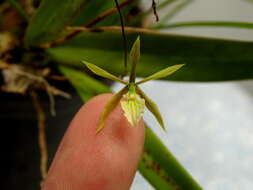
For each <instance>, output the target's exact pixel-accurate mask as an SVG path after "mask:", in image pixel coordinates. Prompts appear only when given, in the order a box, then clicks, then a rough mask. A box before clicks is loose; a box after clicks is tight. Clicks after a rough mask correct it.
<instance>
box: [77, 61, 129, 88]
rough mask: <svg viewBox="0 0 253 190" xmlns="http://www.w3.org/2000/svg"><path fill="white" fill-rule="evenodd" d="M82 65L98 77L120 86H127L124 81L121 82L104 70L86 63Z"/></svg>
mask: <svg viewBox="0 0 253 190" xmlns="http://www.w3.org/2000/svg"><path fill="white" fill-rule="evenodd" d="M82 63H84V64H85V65H86V66H87V67H88V68H89V69H90V70H91V71H92V72H93V73H95V74H96V75H98V76H101V77H104V78H108V79H111V80H114V81H117V82H120V83H122V84H128V83H127V82H126V81H123V80H121V79H120V78H118V77H116V76H114V75H112V74H111V73H108V72H107V71H105V70H104V69H101V68H100V67H98V66H96V65H94V64H92V63H89V62H87V61H82Z"/></svg>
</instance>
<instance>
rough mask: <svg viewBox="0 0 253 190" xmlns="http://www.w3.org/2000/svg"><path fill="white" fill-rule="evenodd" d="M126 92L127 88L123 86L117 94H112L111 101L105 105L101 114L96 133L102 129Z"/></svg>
mask: <svg viewBox="0 0 253 190" xmlns="http://www.w3.org/2000/svg"><path fill="white" fill-rule="evenodd" d="M127 90H128V86H125V87H124V88H122V89H121V90H120V91H119V92H118V93H116V94H114V96H113V97H112V98H111V100H110V101H109V102H108V103H107V104H106V105H105V108H104V111H103V112H102V114H101V116H100V119H99V123H98V128H97V132H99V131H100V130H101V129H103V127H104V124H105V121H106V119H107V117H108V116H109V114H110V113H111V112H112V111H113V110H114V108H115V107H116V106H117V105H118V103H119V101H120V99H121V98H122V96H123V95H124V94H125V93H126V92H127Z"/></svg>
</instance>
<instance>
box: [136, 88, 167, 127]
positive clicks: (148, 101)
mask: <svg viewBox="0 0 253 190" xmlns="http://www.w3.org/2000/svg"><path fill="white" fill-rule="evenodd" d="M136 91H137V93H138V95H140V97H141V98H143V99H144V100H145V105H146V107H147V108H148V110H149V111H150V112H151V113H152V114H153V115H154V116H155V118H156V120H157V121H158V123H159V124H160V125H161V127H162V128H163V129H164V130H165V131H166V129H165V126H164V122H163V118H162V115H161V113H160V111H159V108H158V107H157V105H156V103H155V102H154V101H152V100H151V99H150V98H148V97H147V96H146V94H145V93H144V92H143V91H142V90H141V89H140V88H139V87H138V86H136Z"/></svg>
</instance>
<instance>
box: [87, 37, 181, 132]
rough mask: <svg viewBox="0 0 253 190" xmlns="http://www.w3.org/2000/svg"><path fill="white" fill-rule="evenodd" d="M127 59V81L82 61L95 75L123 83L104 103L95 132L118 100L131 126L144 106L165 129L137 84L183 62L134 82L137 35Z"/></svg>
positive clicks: (138, 47) (138, 53) (168, 72)
mask: <svg viewBox="0 0 253 190" xmlns="http://www.w3.org/2000/svg"><path fill="white" fill-rule="evenodd" d="M129 59H130V62H131V72H130V76H129V81H128V82H127V81H124V80H122V79H120V78H118V77H116V76H114V75H112V74H110V73H108V72H107V71H105V70H103V69H101V68H99V67H98V66H96V65H94V64H91V63H88V62H86V61H82V62H83V63H84V64H85V65H86V66H87V67H88V68H89V69H90V70H91V71H92V72H93V73H95V74H96V75H99V76H102V77H104V78H108V79H111V80H114V81H117V82H120V83H122V84H124V85H125V87H124V88H122V89H121V90H120V91H119V92H118V93H116V94H115V95H114V96H113V97H112V98H111V99H110V100H109V102H108V103H107V104H106V105H105V108H104V110H103V112H102V113H101V116H100V119H99V124H98V128H97V132H99V131H100V130H101V129H103V127H104V124H105V121H106V119H107V117H108V116H109V114H110V113H111V112H112V111H113V110H114V108H115V107H116V106H117V105H118V104H119V102H120V104H121V108H122V109H123V111H124V115H125V117H126V119H127V120H128V122H129V123H130V124H131V125H132V126H136V124H137V123H138V122H139V121H140V119H141V117H142V115H143V112H144V108H145V106H146V107H147V108H148V110H149V111H150V112H151V113H152V114H153V115H154V116H155V118H156V119H157V121H158V123H159V124H160V125H161V127H162V128H163V129H164V130H165V126H164V122H163V119H162V116H161V114H160V111H159V109H158V107H157V105H156V104H155V103H154V102H153V101H152V100H151V99H150V98H148V97H147V96H146V94H145V93H144V92H143V91H142V90H141V89H140V88H139V87H138V85H139V84H142V83H144V82H147V81H150V80H154V79H159V78H163V77H166V76H168V75H170V74H172V73H174V72H175V71H177V70H178V69H180V68H181V67H182V66H183V65H184V64H179V65H173V66H170V67H167V68H166V69H163V70H161V71H159V72H157V73H155V74H153V75H151V76H149V77H147V78H145V79H143V80H141V81H138V82H135V78H136V65H137V63H138V62H139V59H140V38H139V37H138V38H137V40H136V41H135V42H134V44H133V46H132V49H131V51H130V58H129ZM122 97H123V99H122Z"/></svg>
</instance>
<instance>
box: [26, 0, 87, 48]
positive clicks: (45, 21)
mask: <svg viewBox="0 0 253 190" xmlns="http://www.w3.org/2000/svg"><path fill="white" fill-rule="evenodd" d="M86 2H88V0H43V1H42V2H41V4H40V6H39V8H38V10H37V12H36V14H35V15H34V16H33V17H32V19H31V22H30V24H29V26H28V29H27V32H26V35H25V43H26V45H27V46H31V45H39V44H41V43H46V42H50V41H52V40H54V39H56V38H58V37H59V36H60V34H61V32H62V30H63V28H64V27H65V26H66V25H68V24H70V23H71V22H72V21H73V20H74V19H75V18H76V16H78V13H79V11H80V9H81V8H82V7H83V6H84V5H85V3H86Z"/></svg>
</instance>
